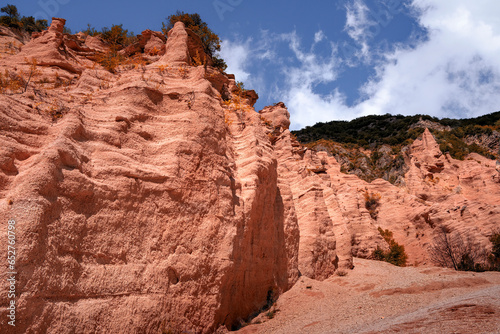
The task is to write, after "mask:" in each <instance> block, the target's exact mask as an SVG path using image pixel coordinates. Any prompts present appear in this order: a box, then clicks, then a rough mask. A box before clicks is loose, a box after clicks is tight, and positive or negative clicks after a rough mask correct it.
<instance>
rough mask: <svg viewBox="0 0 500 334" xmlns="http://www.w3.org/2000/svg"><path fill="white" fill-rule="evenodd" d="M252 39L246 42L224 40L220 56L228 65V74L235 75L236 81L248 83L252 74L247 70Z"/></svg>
mask: <svg viewBox="0 0 500 334" xmlns="http://www.w3.org/2000/svg"><path fill="white" fill-rule="evenodd" d="M251 41H252V40H251V39H247V40H246V41H245V42H231V41H228V40H223V41H222V43H221V50H220V56H221V57H222V59H224V60H225V62H226V64H227V72H228V73H232V74H234V75H235V77H236V80H238V81H243V82H246V81H247V80H248V78H249V77H250V73H249V72H248V70H247V69H246V68H247V66H248V61H249V54H250V52H251V50H250V43H251Z"/></svg>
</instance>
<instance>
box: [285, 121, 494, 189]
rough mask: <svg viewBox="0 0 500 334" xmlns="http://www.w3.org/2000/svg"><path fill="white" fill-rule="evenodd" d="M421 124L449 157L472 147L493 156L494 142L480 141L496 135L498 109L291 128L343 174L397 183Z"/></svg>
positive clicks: (459, 155)
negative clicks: (332, 158) (453, 116)
mask: <svg viewBox="0 0 500 334" xmlns="http://www.w3.org/2000/svg"><path fill="white" fill-rule="evenodd" d="M426 124H427V125H429V128H430V131H431V132H432V134H433V135H434V137H435V138H436V141H437V143H438V144H439V147H440V149H441V151H442V152H443V153H449V154H450V155H451V157H452V158H454V159H459V160H463V159H465V157H466V156H467V155H468V154H469V153H472V152H475V153H478V154H481V155H483V156H486V157H488V158H490V159H494V158H498V154H499V153H498V147H497V146H498V143H497V144H494V145H492V146H490V147H488V146H487V145H486V144H485V143H481V137H488V136H493V137H494V136H497V137H500V133H499V132H500V112H496V113H492V114H489V115H485V116H481V117H477V118H470V119H449V118H444V119H438V118H436V117H431V116H427V115H415V116H403V115H390V114H386V115H380V116H365V117H361V118H357V119H354V120H352V121H349V122H347V121H332V122H328V123H317V124H315V125H313V126H308V127H306V128H304V129H302V130H299V131H293V133H294V134H295V135H296V136H297V140H298V141H299V142H301V143H302V144H303V145H305V146H306V147H309V148H311V149H315V150H322V151H326V152H328V154H329V155H332V156H335V158H336V159H337V161H338V162H339V163H340V164H341V168H342V169H341V170H342V171H343V172H345V173H349V174H356V175H358V176H359V177H360V178H362V179H364V180H366V181H368V182H371V181H373V180H374V179H376V178H383V179H385V180H387V181H389V182H391V183H396V184H397V183H399V182H400V181H401V180H402V177H403V176H404V174H405V173H406V171H407V169H406V166H405V162H404V153H405V151H406V149H407V148H408V147H409V145H411V144H412V143H413V141H414V140H415V139H416V138H418V137H419V136H420V135H421V134H422V132H423V131H424V128H425V125H426ZM493 142H494V141H493ZM495 145H496V146H495Z"/></svg>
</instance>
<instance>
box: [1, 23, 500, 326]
mask: <svg viewBox="0 0 500 334" xmlns="http://www.w3.org/2000/svg"><path fill="white" fill-rule="evenodd" d="M63 26H64V20H62V19H53V22H52V25H51V27H50V28H49V29H48V30H47V31H45V32H43V33H41V34H40V35H39V36H38V37H36V38H34V39H32V40H31V41H30V42H29V43H27V44H26V45H25V46H24V47H23V48H22V51H21V53H19V54H16V55H12V56H9V57H6V58H3V59H2V60H1V62H0V66H1V67H2V68H3V69H9V70H13V69H14V68H17V69H19V70H20V71H23V72H19V73H20V74H21V75H22V74H23V73H28V71H29V66H30V64H27V63H26V62H25V61H24V62H23V59H24V58H25V57H26V58H29V59H31V58H36V59H37V60H38V64H39V66H38V69H37V72H36V73H35V76H34V78H32V81H31V83H30V84H29V85H28V89H27V90H26V92H24V93H20V94H16V95H9V94H1V95H0V100H1V101H2V103H0V199H1V201H0V219H1V225H0V226H1V228H2V229H3V230H4V231H5V229H6V224H7V221H8V220H9V219H15V221H16V245H17V246H16V247H17V258H16V270H17V272H18V274H17V277H16V278H17V289H18V290H17V291H18V298H17V299H16V303H17V304H16V305H17V321H18V326H16V328H15V332H17V333H39V332H52V333H95V332H109V333H136V332H146V333H161V332H168V331H175V330H183V331H192V332H201V333H211V332H214V331H215V330H217V328H218V327H219V326H225V327H227V328H231V327H237V326H238V325H239V324H240V323H241V322H242V321H243V320H245V319H247V318H248V317H249V316H251V315H252V314H255V313H256V312H259V311H261V310H263V309H265V308H266V306H269V305H270V304H272V303H273V302H274V301H275V299H276V298H277V296H279V295H280V294H281V293H282V292H284V291H286V290H288V289H289V288H291V287H292V286H293V285H294V283H295V282H296V281H297V280H298V279H299V277H300V276H301V275H303V276H307V277H309V278H313V279H316V280H324V279H327V278H329V277H330V276H331V275H332V274H333V273H335V271H336V270H338V269H339V268H341V269H346V268H351V267H352V263H353V261H352V257H353V255H354V256H360V257H369V256H370V255H371V253H372V252H373V250H375V249H376V248H377V247H381V248H385V249H386V248H387V247H388V246H387V244H386V242H385V241H384V239H383V238H382V237H381V236H380V234H379V232H378V231H377V228H378V227H382V228H384V229H385V228H388V229H390V230H392V231H393V232H394V238H395V240H396V241H397V242H399V243H402V244H404V245H405V247H406V249H407V252H408V253H409V257H410V262H411V263H413V262H415V261H416V262H420V263H423V262H426V261H428V254H427V248H428V245H429V242H430V240H431V237H432V233H433V231H434V229H435V228H436V227H437V226H440V225H445V226H447V227H449V228H450V229H454V230H457V231H468V232H470V233H473V235H474V236H475V237H476V239H477V240H478V242H481V243H482V244H484V245H487V242H488V241H487V236H488V233H490V232H491V230H492V229H493V228H494V227H495V219H497V218H498V215H499V214H500V208H499V205H498V201H497V199H498V198H499V195H500V194H499V187H498V180H499V178H498V172H497V171H496V170H495V165H494V163H493V162H492V161H491V160H488V159H485V158H482V157H479V156H477V155H471V156H470V159H471V160H466V161H455V160H453V159H451V158H449V157H448V156H443V155H441V154H440V152H438V150H437V146H436V143H435V141H434V138H433V137H432V135H431V134H430V133H428V132H426V133H424V136H423V139H422V140H420V141H416V142H415V144H414V145H413V147H412V149H411V152H409V153H408V154H407V156H406V157H405V159H407V160H408V161H409V163H410V165H411V167H410V170H409V171H408V173H407V175H406V188H399V187H396V186H393V185H391V184H390V183H388V182H386V181H383V180H376V181H374V182H372V183H367V182H365V181H362V180H360V179H359V178H358V177H356V176H354V175H346V174H343V173H341V172H340V165H339V164H338V163H337V161H336V160H335V159H334V158H333V157H329V156H327V154H326V153H324V152H315V151H312V150H308V149H305V148H304V147H302V146H301V145H300V144H299V143H298V142H297V141H296V140H295V139H294V138H293V136H292V135H291V133H290V131H289V129H288V127H289V125H290V120H289V117H290V115H289V113H288V111H287V110H286V107H285V105H284V104H283V103H278V104H276V105H275V106H272V107H267V108H265V109H264V110H262V111H261V112H260V113H256V112H255V110H254V109H253V104H254V103H255V101H256V99H257V94H256V93H255V92H253V91H241V90H240V89H239V88H238V87H237V86H236V82H235V78H234V76H231V75H226V74H224V73H221V72H220V71H218V70H217V69H214V68H212V67H211V66H210V63H209V62H206V66H195V65H199V64H194V63H193V62H192V59H193V57H194V56H196V55H199V54H200V52H201V50H202V48H201V49H200V46H201V44H200V43H201V42H200V40H199V39H196V37H195V36H193V35H192V33H191V32H190V31H189V30H187V29H185V27H184V25H183V24H182V23H177V24H176V25H175V26H174V28H173V29H172V30H171V31H170V33H169V37H168V39H167V42H166V45H164V46H165V54H164V55H163V56H161V58H158V59H157V60H156V61H153V62H152V63H151V64H149V65H147V66H144V67H143V68H140V69H139V68H137V69H134V68H127V67H125V66H122V67H118V68H117V70H116V71H115V73H110V72H108V71H106V70H104V69H103V68H101V67H100V66H99V65H96V63H94V62H93V59H95V54H96V53H97V52H99V51H102V50H104V49H105V48H106V46H105V45H104V44H102V43H101V42H99V40H98V39H92V38H89V37H85V36H77V35H75V36H69V35H65V34H62V31H63ZM154 35H155V34H154V33H151V34H150V33H149V32H146V33H143V37H144V39H143V40H142V44H144V45H142V44H140V45H138V46H137V47H138V48H137V49H136V50H135V51H134V52H143V51H144V52H145V51H146V48H147V47H148V43H149V42H148V41H151V40H152V39H153V36H154ZM148 36H149V37H148ZM148 38H149V39H148ZM159 40H161V38H159V39H156V38H155V39H154V43H153V44H155V45H156V46H158V43H159ZM160 46H161V45H160ZM139 50H140V51H139ZM201 56H202V57H208V56H207V55H205V54H202V55H201ZM207 59H209V58H207ZM45 78H46V79H45ZM485 192H487V193H488V197H485V196H484V194H485ZM373 193H377V194H380V205H379V207H378V208H377V212H376V214H374V213H373V212H370V211H369V210H368V209H367V208H366V205H365V201H366V199H365V196H366V194H373ZM5 243H6V239H5V238H4V239H2V240H1V242H0V245H2V247H4V246H5V247H4V248H5V249H6V248H7V247H6V244H5ZM4 289H6V287H4ZM2 291H3V290H2ZM8 302H9V300H8V299H7V293H6V291H3V293H2V294H0V317H1V318H2V319H6V314H7V308H6V307H7V305H8ZM1 326H2V327H1V328H0V329H1V331H3V330H4V329H5V327H4V326H5V324H4V323H2V324H1ZM9 329H11V328H9Z"/></svg>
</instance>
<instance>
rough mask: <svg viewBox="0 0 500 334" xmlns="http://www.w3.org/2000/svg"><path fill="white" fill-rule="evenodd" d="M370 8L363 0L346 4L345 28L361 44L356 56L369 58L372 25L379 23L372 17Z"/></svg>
mask: <svg viewBox="0 0 500 334" xmlns="http://www.w3.org/2000/svg"><path fill="white" fill-rule="evenodd" d="M369 11H370V10H369V8H368V7H367V6H366V4H365V3H364V2H363V0H354V1H352V2H350V3H348V4H347V5H346V23H345V26H344V30H345V31H346V32H347V34H348V35H349V37H351V38H352V39H353V40H354V41H355V42H356V43H357V44H358V45H359V46H360V48H361V49H360V50H359V51H358V52H357V54H356V56H357V57H359V58H365V59H368V58H369V52H370V48H369V46H368V40H369V38H370V37H371V33H370V31H369V29H370V27H372V26H374V25H376V24H377V23H376V22H374V21H373V20H371V19H370V17H369V15H368V13H369Z"/></svg>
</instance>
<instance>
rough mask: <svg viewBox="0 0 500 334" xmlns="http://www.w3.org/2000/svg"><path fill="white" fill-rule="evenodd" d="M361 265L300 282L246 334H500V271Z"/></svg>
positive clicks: (365, 262)
mask: <svg viewBox="0 0 500 334" xmlns="http://www.w3.org/2000/svg"><path fill="white" fill-rule="evenodd" d="M354 265H355V268H354V270H353V271H351V272H349V273H348V274H347V276H343V277H339V276H335V277H332V278H330V279H327V280H325V281H323V282H318V281H315V280H311V279H307V278H300V279H299V281H298V282H297V284H296V285H295V286H294V287H293V288H292V289H291V290H290V291H288V292H286V293H285V294H283V295H282V296H281V297H280V299H279V300H278V301H277V303H276V306H275V309H271V311H273V310H276V311H275V312H274V317H273V318H272V319H269V318H270V317H271V316H272V315H271V314H270V313H269V312H265V313H262V314H261V315H259V316H258V317H257V318H255V319H253V321H252V324H250V325H248V326H246V327H244V328H242V329H240V330H239V331H238V333H245V334H247V333H365V334H368V333H370V334H372V333H464V334H465V333H500V316H499V315H500V273H492V272H487V273H472V272H455V271H453V270H449V269H443V268H435V267H416V268H415V267H406V268H400V267H395V266H392V265H390V264H387V263H383V262H377V261H371V260H363V259H359V258H355V259H354ZM259 322H261V323H260V324H256V323H259Z"/></svg>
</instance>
